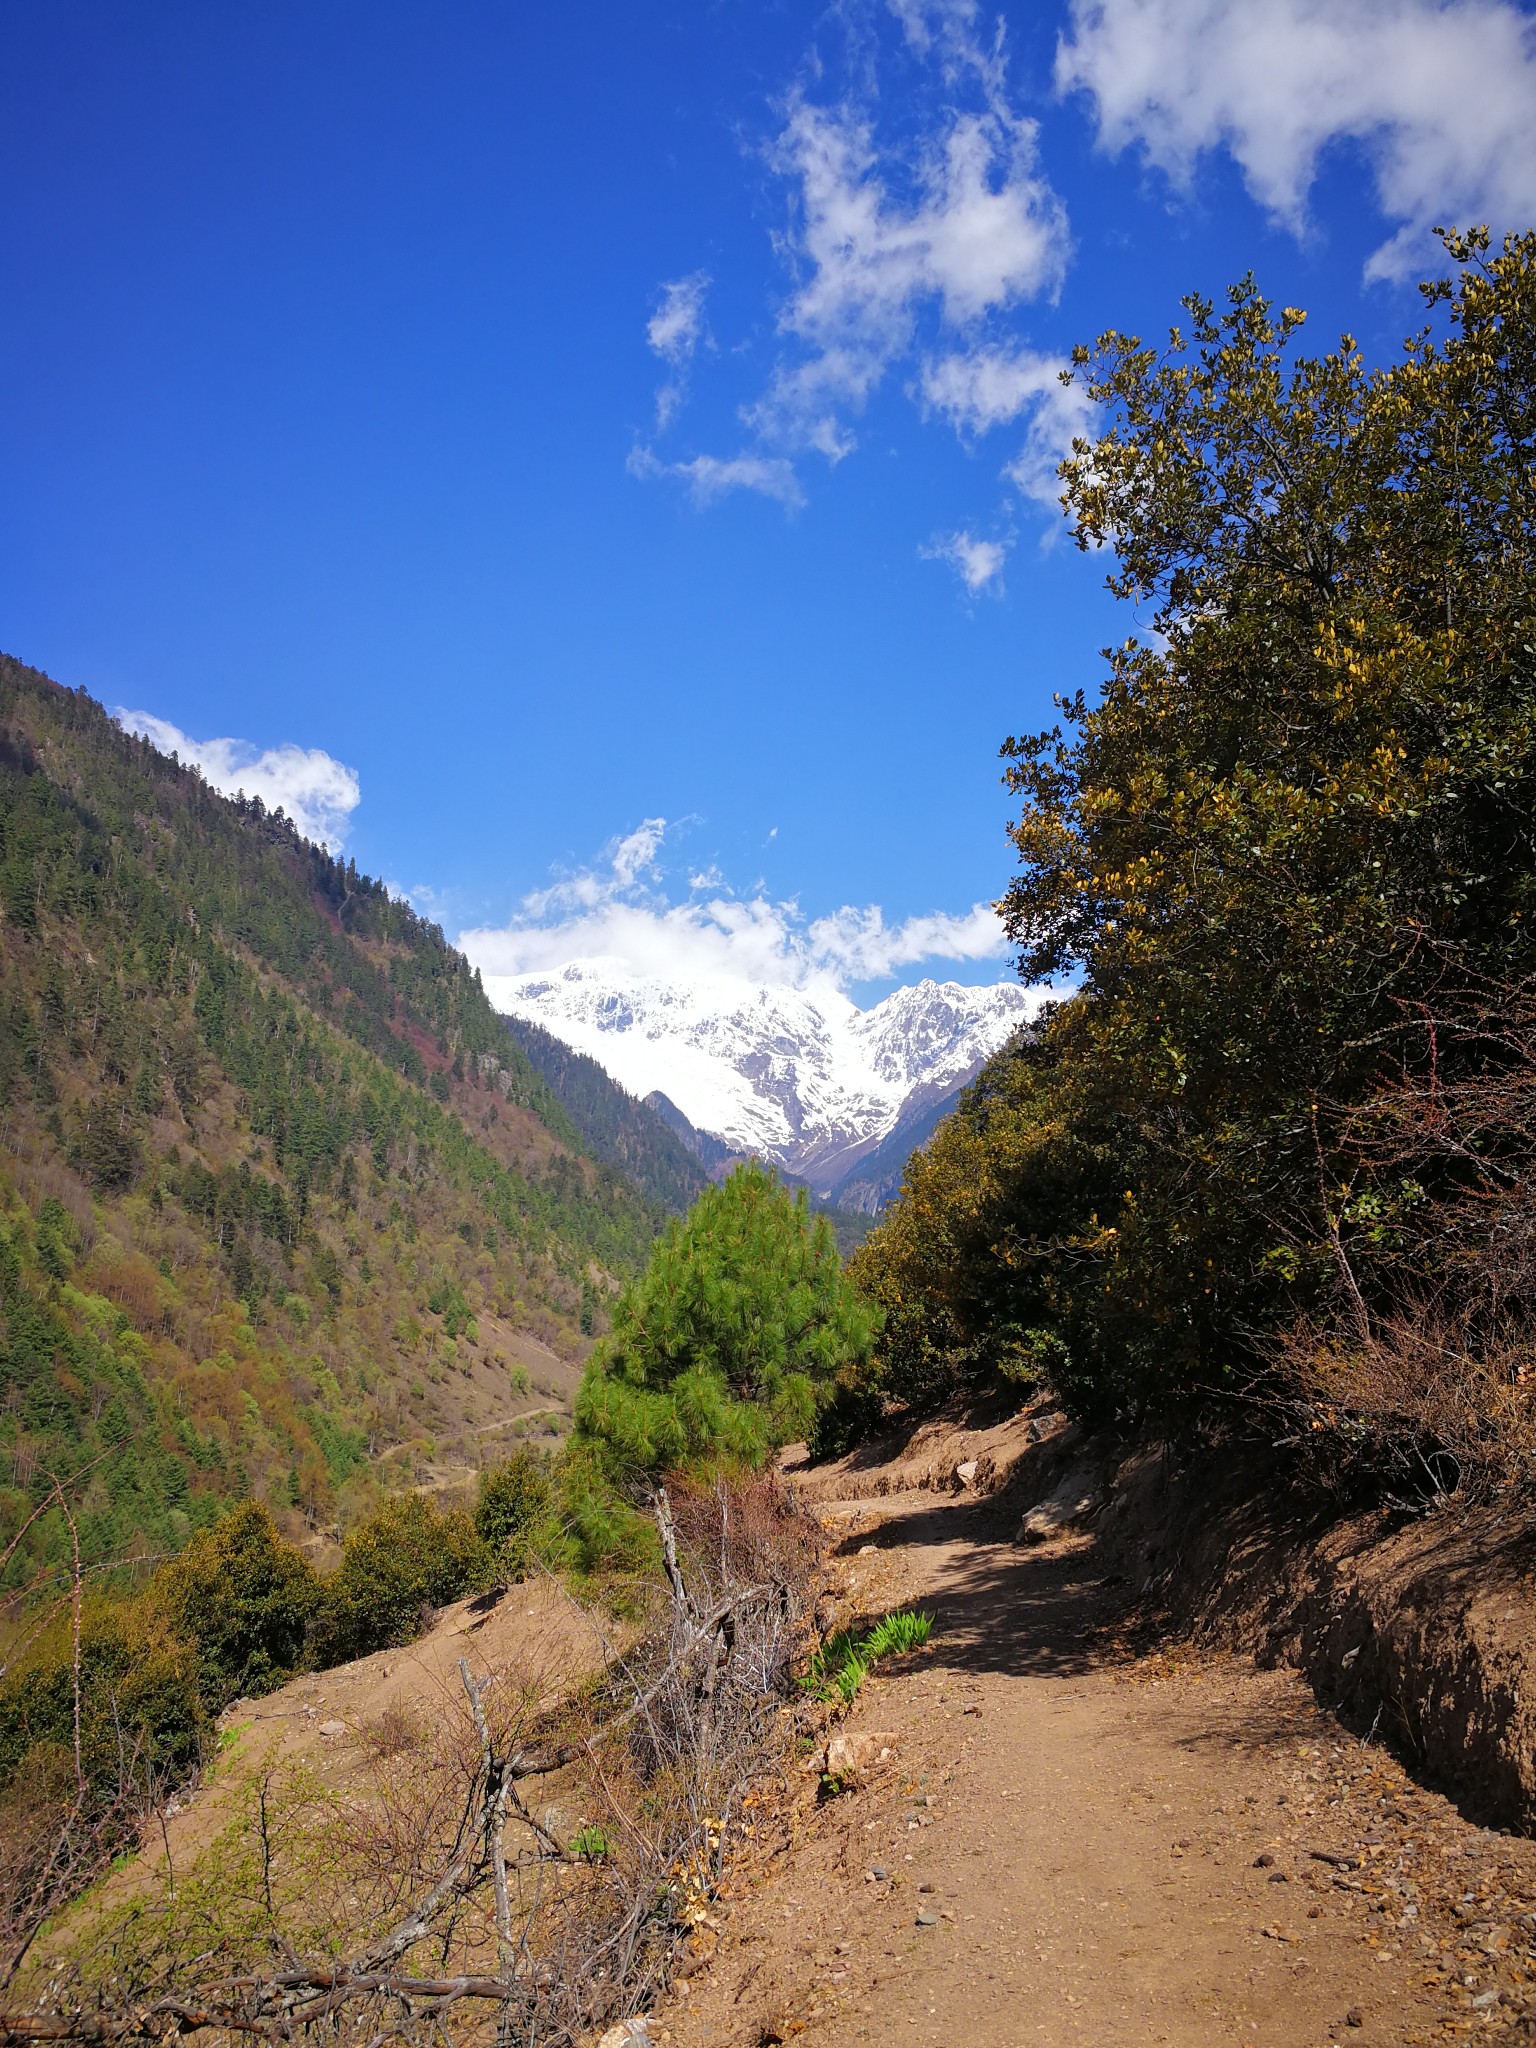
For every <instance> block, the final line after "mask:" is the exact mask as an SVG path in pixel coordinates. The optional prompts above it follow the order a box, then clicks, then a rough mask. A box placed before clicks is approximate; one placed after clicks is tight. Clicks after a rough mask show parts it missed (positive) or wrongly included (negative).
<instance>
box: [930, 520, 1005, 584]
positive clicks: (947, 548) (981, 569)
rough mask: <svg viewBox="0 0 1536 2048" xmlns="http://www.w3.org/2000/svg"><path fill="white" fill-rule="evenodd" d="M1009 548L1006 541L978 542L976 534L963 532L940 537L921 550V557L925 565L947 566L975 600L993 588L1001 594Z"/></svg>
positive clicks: (945, 534) (944, 534)
mask: <svg viewBox="0 0 1536 2048" xmlns="http://www.w3.org/2000/svg"><path fill="white" fill-rule="evenodd" d="M1010 545H1011V543H1009V542H1008V541H1005V540H979V539H978V538H977V537H976V535H975V534H973V533H966V532H965V531H963V530H962V531H961V532H959V533H943V534H940V535H939V536H938V537H937V539H935V540H932V541H930V542H929V543H928V545H927V546H926V547H922V548H919V549H918V553H919V554H920V555H921V556H922V557H923V559H924V561H926V562H948V564H949V566H950V567H951V568H952V569H953V570H954V571H955V574H956V575H957V576H958V577H959V578H960V581H961V582H962V583H963V584H964V585H965V587H966V589H967V590H968V591H969V592H970V593H971V595H972V597H975V596H978V595H979V594H980V592H982V591H983V590H985V589H987V588H988V586H989V585H993V584H995V585H996V587H997V589H998V590H999V591H1001V589H1002V586H1003V564H1004V563H1005V562H1006V561H1007V559H1008V549H1009V546H1010Z"/></svg>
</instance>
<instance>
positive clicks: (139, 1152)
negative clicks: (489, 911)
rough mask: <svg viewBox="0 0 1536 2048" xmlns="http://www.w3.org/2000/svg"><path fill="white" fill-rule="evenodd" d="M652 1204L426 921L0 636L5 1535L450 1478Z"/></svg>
mask: <svg viewBox="0 0 1536 2048" xmlns="http://www.w3.org/2000/svg"><path fill="white" fill-rule="evenodd" d="M659 1217H660V1211H659V1208H657V1207H653V1206H652V1205H651V1204H649V1203H647V1202H646V1201H645V1200H643V1199H642V1198H641V1197H639V1196H638V1195H637V1194H636V1193H635V1192H634V1191H633V1190H632V1188H631V1187H630V1186H629V1185H628V1184H627V1183H626V1182H625V1181H624V1180H623V1179H622V1178H621V1177H620V1176H619V1175H618V1174H617V1173H615V1172H614V1171H612V1170H611V1169H610V1168H608V1167H605V1166H603V1165H601V1164H600V1163H598V1162H597V1161H596V1160H594V1159H593V1158H591V1157H590V1156H589V1155H588V1153H587V1152H586V1150H585V1148H584V1147H583V1145H582V1142H581V1140H580V1138H579V1136H578V1134H577V1132H576V1130H575V1128H574V1126H573V1125H572V1123H571V1121H570V1119H569V1117H568V1116H567V1115H566V1113H565V1112H564V1110H563V1109H562V1108H561V1107H560V1105H559V1104H558V1103H557V1102H556V1100H555V1098H554V1096H553V1095H552V1093H551V1091H550V1089H549V1087H548V1086H547V1084H546V1083H545V1082H544V1080H543V1079H542V1078H541V1077H540V1076H539V1075H538V1074H537V1073H536V1072H535V1070H534V1069H533V1067H532V1066H531V1064H530V1063H529V1061H528V1060H527V1058H526V1057H525V1056H524V1054H523V1053H522V1051H521V1050H520V1049H519V1048H518V1047H517V1046H516V1044H515V1043H514V1042H513V1041H512V1039H511V1038H510V1037H509V1035H508V1033H507V1031H506V1028H505V1026H504V1024H503V1023H502V1021H501V1020H500V1019H499V1018H498V1017H497V1016H496V1015H495V1013H494V1012H493V1010H492V1009H491V1007H490V1004H489V1003H488V1002H487V1000H486V998H485V995H484V993H483V991H482V989H481V987H480V984H479V980H478V977H477V976H476V975H475V974H474V973H473V972H472V971H471V970H470V968H469V967H468V965H467V963H466V962H465V961H464V959H463V958H462V956H461V955H459V954H458V953H457V952H455V951H454V950H453V949H452V948H450V947H449V946H448V945H447V944H446V943H445V942H444V939H443V936H442V934H441V932H440V931H439V930H438V929H437V928H436V927H435V926H432V925H429V924H427V923H425V922H424V921H422V920H421V919H420V918H418V917H416V916H415V915H414V913H413V912H412V911H411V910H410V909H409V908H407V907H406V906H405V905H403V904H401V903H399V902H396V901H394V900H392V899H391V898H390V897H389V896H388V895H387V893H386V892H385V890H384V889H383V887H382V886H381V885H380V884H378V883H376V882H373V881H370V880H368V879H367V878H365V877H363V876H360V875H359V874H358V873H357V871H356V868H355V866H353V865H352V864H351V863H345V864H343V863H341V862H339V861H336V860H333V859H332V858H330V856H329V855H328V854H326V853H325V852H324V851H323V850H322V849H320V848H317V847H315V846H312V845H310V844H309V843H307V842H306V841H304V840H302V839H301V838H300V837H299V836H298V834H297V832H296V831H295V829H294V828H293V826H292V825H291V824H290V823H289V822H288V821H286V820H285V819H284V818H283V817H282V815H281V814H280V813H275V814H269V813H267V812H266V811H265V810H264V808H263V807H262V805H261V804H260V803H259V802H257V801H253V802H249V803H247V802H243V801H240V800H233V801H232V800H230V799H227V798H225V797H222V796H219V795H217V794H216V793H215V792H214V791H213V790H211V789H210V788H209V787H208V785H207V784H206V783H205V782H204V781H203V780H202V779H201V777H200V776H199V775H198V774H197V773H196V772H195V771H194V770H191V769H188V768H184V767H181V766H179V765H177V764H176V763H175V762H174V761H172V760H169V759H167V758H166V757H164V756H163V755H161V754H159V753H157V752H156V751H155V750H154V749H153V748H152V747H151V746H149V745H148V744H147V743H146V742H145V741H142V740H139V739H135V738H131V737H129V736H128V735H126V734H124V733H123V732H122V731H121V730H120V729H119V728H118V727H117V726H116V725H115V724H113V723H112V721H111V720H109V719H108V717H107V716H106V714H105V712H104V711H103V710H102V708H101V706H100V705H98V704H96V703H95V702H94V701H93V700H92V699H90V698H89V697H87V696H85V695H84V694H83V693H72V692H70V691H67V690H64V689H61V688H59V687H58V686H57V685H55V684H54V683H52V682H50V681H49V680H48V679H47V678H46V677H44V676H42V675H40V674H38V673H37V672H36V671H34V670H31V669H28V668H25V667H23V666H22V665H21V664H20V663H18V662H15V661H12V660H9V659H6V658H4V657H0V1542H3V1541H5V1540H8V1539H9V1538H10V1536H11V1535H12V1533H13V1532H14V1531H16V1530H17V1529H18V1528H20V1527H21V1526H22V1525H23V1524H24V1523H25V1522H26V1520H27V1517H28V1516H29V1515H30V1514H31V1513H32V1511H33V1509H34V1507H36V1506H37V1505H38V1504H39V1502H41V1501H42V1500H43V1499H45V1498H46V1496H47V1495H48V1493H49V1490H50V1488H51V1485H52V1476H51V1475H54V1474H57V1475H58V1477H59V1478H60V1480H61V1481H62V1482H63V1484H64V1487H65V1491H66V1493H67V1494H68V1495H69V1498H70V1499H71V1501H72V1502H73V1503H74V1504H75V1506H76V1508H77V1510H78V1516H79V1528H80V1534H81V1539H82V1542H83V1545H84V1549H85V1553H86V1557H87V1561H88V1562H91V1561H99V1560H104V1559H106V1558H109V1557H115V1556H118V1555H121V1554H123V1553H124V1552H125V1551H128V1550H131V1549H134V1548H136V1547H138V1548H147V1549H149V1550H151V1551H164V1550H169V1549H173V1548H175V1547H177V1545H178V1544H179V1543H180V1542H181V1541H182V1540H184V1538H185V1537H186V1535H187V1534H188V1533H189V1532H190V1531H191V1530H192V1529H193V1528H195V1527H197V1526H200V1525H201V1524H203V1523H205V1522H207V1521H209V1520H211V1519H213V1518H214V1517H216V1516H217V1514H218V1512H219V1510H220V1504H221V1503H222V1502H225V1501H228V1500H230V1499H232V1498H235V1497H238V1496H242V1495H245V1494H253V1495H256V1496H257V1497H259V1498H261V1499H264V1500H265V1501H267V1502H268V1503H269V1504H270V1505H271V1506H273V1508H274V1509H275V1510H276V1511H277V1512H278V1513H279V1514H280V1516H281V1517H282V1518H283V1520H284V1521H285V1523H286V1524H287V1526H288V1527H289V1528H290V1531H291V1532H292V1533H294V1534H299V1533H302V1529H303V1526H304V1525H306V1524H307V1525H308V1526H309V1527H311V1528H316V1527H326V1526H330V1525H334V1524H335V1523H336V1522H337V1521H338V1520H345V1519H348V1518H349V1517H350V1516H351V1515H352V1514H353V1513H355V1512H356V1511H357V1509H358V1508H360V1507H361V1506H362V1505H363V1504H364V1503H365V1502H366V1501H367V1500H369V1499H370V1498H371V1497H372V1496H373V1494H374V1493H376V1492H377V1490H378V1489H379V1488H380V1487H381V1486H386V1485H392V1484H399V1483H402V1482H403V1481H404V1480H406V1479H407V1478H408V1477H410V1476H411V1475H412V1473H413V1472H417V1471H420V1470H422V1469H424V1467H425V1465H426V1464H427V1463H428V1462H429V1461H430V1460H431V1459H433V1458H434V1457H438V1456H441V1455H444V1454H446V1453H447V1452H448V1451H451V1450H453V1449H454V1448H455V1446H456V1448H457V1453H458V1455H459V1457H460V1458H461V1459H462V1458H468V1459H469V1461H471V1462H473V1458H474V1442H475V1432H476V1431H477V1430H483V1429H486V1428H487V1427H489V1426H491V1425H499V1426H500V1427H501V1428H503V1429H504V1428H505V1426H506V1421H507V1418H508V1416H509V1415H511V1414H513V1413H514V1412H515V1411H516V1410H517V1409H518V1408H520V1407H522V1408H526V1407H528V1406H530V1404H531V1402H532V1400H534V1399H536V1394H537V1388H536V1385H535V1387H534V1388H532V1389H530V1387H529V1384H528V1377H527V1375H528V1372H529V1370H530V1368H531V1370H532V1372H533V1377H534V1380H535V1382H536V1381H537V1379H538V1374H539V1365H540V1362H541V1361H546V1362H547V1363H548V1364H549V1365H551V1366H553V1367H555V1368H556V1369H557V1371H558V1366H559V1360H560V1359H565V1360H573V1359H575V1358H577V1357H578V1356H579V1355H580V1354H581V1353H582V1351H583V1350H584V1340H585V1337H586V1335H588V1334H590V1332H591V1330H592V1328H593V1326H594V1323H598V1324H600V1323H601V1320H602V1309H601V1303H602V1301H603V1299H604V1297H605V1295H606V1293H607V1292H608V1290H609V1287H610V1285H611V1284H612V1282H613V1280H614V1279H615V1278H616V1277H618V1276H620V1275H623V1274H624V1273H626V1272H628V1271H630V1270H631V1269H633V1268H634V1266H635V1265H636V1264H637V1263H638V1261H639V1259H640V1257H641V1255H642V1253H643V1252H644V1250H645V1248H646V1247H647V1245H648V1244H649V1242H650V1240H651V1238H652V1237H653V1235H654V1233H655V1230H656V1228H657V1225H658V1222H659ZM71 1482H74V1483H73V1484H72V1483H71ZM67 1540H68V1535H67V1529H66V1526H65V1523H64V1519H63V1517H62V1515H61V1514H59V1513H58V1512H57V1511H55V1512H54V1513H53V1514H51V1515H48V1516H44V1517H42V1518H41V1519H40V1520H39V1521H37V1522H36V1523H35V1524H34V1525H33V1526H32V1528H31V1529H30V1530H29V1532H28V1535H27V1537H26V1540H25V1541H24V1542H23V1544H22V1546H21V1548H20V1550H19V1551H18V1553H17V1555H16V1557H15V1558H13V1560H12V1562H11V1565H10V1567H9V1569H8V1572H7V1574H6V1579H7V1581H8V1582H9V1583H12V1584H15V1583H18V1582H19V1580H20V1579H22V1578H24V1577H25V1576H26V1575H27V1573H28V1572H29V1571H30V1570H32V1569H33V1568H35V1566H36V1564H37V1563H38V1562H40V1561H42V1557H43V1556H46V1554H49V1553H52V1552H56V1551H58V1550H59V1549H60V1547H61V1546H63V1545H64V1544H65V1543H66V1542H67Z"/></svg>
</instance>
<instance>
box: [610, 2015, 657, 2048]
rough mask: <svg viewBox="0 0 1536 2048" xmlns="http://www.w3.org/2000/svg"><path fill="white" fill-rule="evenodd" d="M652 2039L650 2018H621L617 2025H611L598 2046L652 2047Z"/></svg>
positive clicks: (613, 2047)
mask: <svg viewBox="0 0 1536 2048" xmlns="http://www.w3.org/2000/svg"><path fill="white" fill-rule="evenodd" d="M651 2041H652V2035H651V2028H650V2022H649V2021H648V2020H644V2019H633V2020H620V2021H619V2024H618V2025H617V2026H616V2027H610V2028H609V2029H608V2031H607V2033H606V2034H604V2035H603V2037H602V2038H601V2040H600V2041H599V2042H598V2044H597V2048H651Z"/></svg>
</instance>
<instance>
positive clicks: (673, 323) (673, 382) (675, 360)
mask: <svg viewBox="0 0 1536 2048" xmlns="http://www.w3.org/2000/svg"><path fill="white" fill-rule="evenodd" d="M709 282H710V280H709V273H708V272H707V271H703V270H696V271H694V272H693V274H692V276H690V277H679V278H674V279H673V281H672V282H671V283H670V284H664V285H663V286H662V288H661V304H660V305H659V306H658V307H657V308H656V311H655V312H654V313H653V314H652V315H651V317H650V319H649V320H648V321H647V322H646V326H645V338H646V340H647V341H648V342H649V343H650V345H651V348H652V349H653V351H654V352H655V353H656V354H657V355H659V356H660V357H661V359H662V361H663V362H664V363H669V364H670V365H671V367H672V371H673V375H672V376H671V377H670V378H669V379H668V380H667V382H666V383H665V384H663V385H662V386H661V388H660V390H659V391H658V392H657V393H656V431H657V433H658V434H664V433H665V432H666V431H667V428H668V427H669V426H671V424H672V422H673V420H674V419H675V418H676V417H677V414H678V412H679V410H680V408H681V406H682V403H683V400H684V399H685V398H686V397H687V395H688V366H689V364H690V363H691V362H692V360H693V352H694V350H695V349H696V348H697V347H698V345H699V343H700V341H701V340H705V339H707V335H706V333H705V328H704V298H705V294H706V293H707V292H708V290H709Z"/></svg>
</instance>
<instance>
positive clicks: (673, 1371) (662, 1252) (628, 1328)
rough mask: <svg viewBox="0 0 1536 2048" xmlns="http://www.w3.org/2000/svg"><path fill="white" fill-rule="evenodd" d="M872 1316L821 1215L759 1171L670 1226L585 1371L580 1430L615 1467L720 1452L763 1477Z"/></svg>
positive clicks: (866, 1337) (742, 1171)
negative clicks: (764, 1466)
mask: <svg viewBox="0 0 1536 2048" xmlns="http://www.w3.org/2000/svg"><path fill="white" fill-rule="evenodd" d="M874 1321H875V1319H874V1317H873V1316H872V1314H871V1312H870V1310H869V1308H868V1307H867V1306H866V1305H865V1304H864V1303H863V1302H862V1301H861V1300H860V1299H859V1297H858V1295H857V1294H856V1293H855V1292H854V1290H853V1288H852V1287H851V1286H850V1285H849V1284H848V1282H847V1280H846V1279H845V1277H844V1275H843V1271H842V1266H841V1262H840V1260H839V1259H838V1255H837V1249H836V1245H835V1243H834V1241H833V1237H832V1231H831V1228H830V1226H829V1224H828V1223H827V1221H826V1219H825V1217H822V1216H817V1215H814V1214H813V1213H812V1211H811V1208H810V1205H809V1202H808V1200H807V1197H806V1195H805V1193H804V1191H803V1190H802V1191H801V1193H800V1194H799V1195H798V1196H795V1197H791V1196H790V1195H789V1194H788V1192H787V1191H786V1190H785V1189H784V1187H783V1186H782V1185H781V1184H780V1183H779V1182H778V1181H777V1180H776V1179H775V1178H774V1176H773V1175H772V1174H771V1173H769V1172H767V1171H766V1170H765V1169H764V1168H762V1167H760V1166H758V1165H756V1164H751V1165H745V1166H739V1167H737V1168H736V1169H735V1170H734V1171H733V1172H732V1173H731V1174H730V1175H729V1177H728V1178H727V1179H726V1180H725V1181H723V1182H722V1183H721V1184H720V1185H719V1186H718V1187H710V1188H707V1189H706V1190H705V1192H704V1193H703V1194H702V1195H700V1197H699V1199H698V1201H697V1202H696V1203H695V1204H694V1206H693V1208H692V1209H691V1210H690V1211H689V1213H688V1215H687V1216H686V1217H685V1218H683V1219H681V1220H678V1221H674V1222H673V1223H671V1224H669V1225H668V1227H667V1229H666V1230H665V1231H664V1232H663V1234H662V1236H661V1238H660V1239H659V1240H658V1242H657V1244H656V1247H655V1249H654V1250H653V1252H652V1254H651V1258H650V1262H649V1264H648V1265H647V1267H646V1269H645V1271H644V1272H643V1273H642V1274H641V1275H640V1277H639V1278H638V1279H636V1280H634V1281H632V1282H631V1283H630V1285H629V1287H628V1288H626V1290H625V1292H624V1294H623V1296H622V1297H621V1299H620V1301H619V1303H618V1306H617V1308H616V1309H615V1311H614V1317H613V1330H612V1333H611V1334H610V1335H609V1336H608V1337H607V1338H605V1339H604V1340H603V1342H602V1343H601V1344H600V1345H599V1347H598V1349H597V1350H596V1351H595V1352H594V1354H593V1357H592V1359H591V1361H590V1363H589V1365H588V1367H587V1371H586V1375H585V1377H584V1378H583V1381H582V1386H581V1391H580V1394H579V1395H578V1397H577V1403H576V1426H577V1430H578V1432H579V1433H580V1434H581V1435H582V1436H583V1437H585V1438H586V1439H587V1440H589V1441H591V1442H593V1443H596V1444H599V1445H601V1446H602V1447H603V1449H604V1451H605V1453H606V1454H607V1456H608V1457H609V1459H610V1462H612V1463H613V1464H614V1465H615V1466H616V1467H618V1468H638V1469H641V1470H644V1471H648V1472H661V1471H665V1470H666V1469H667V1468H668V1467H670V1466H672V1465H676V1464H680V1463H682V1462H684V1461H685V1460H687V1459H689V1458H694V1457H700V1456H708V1455H713V1454H715V1453H721V1454H724V1455H726V1456H729V1457H733V1458H740V1459H743V1460H745V1461H746V1462H747V1463H749V1464H753V1465H760V1464H761V1463H762V1462H763V1460H764V1459H765V1458H766V1457H767V1456H768V1454H769V1453H770V1451H771V1450H772V1449H773V1448H774V1446H775V1445H776V1444H778V1443H782V1442H784V1441H785V1440H786V1439H788V1438H790V1437H792V1436H794V1435H797V1434H800V1433H802V1432H804V1431H807V1430H809V1429H810V1427H811V1426H812V1424H813V1422H814V1420H815V1416H816V1410H817V1407H818V1405H819V1403H820V1402H821V1401H822V1400H823V1399H825V1398H826V1396H827V1394H828V1393H829V1392H830V1390H831V1388H832V1386H833V1384H834V1383H835V1381H836V1379H837V1377H838V1375H839V1373H845V1372H850V1371H855V1370H857V1369H858V1368H860V1367H861V1366H862V1365H863V1364H865V1363H866V1362H867V1360H868V1358H869V1355H870V1347H871V1343H872V1339H873V1332H874Z"/></svg>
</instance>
